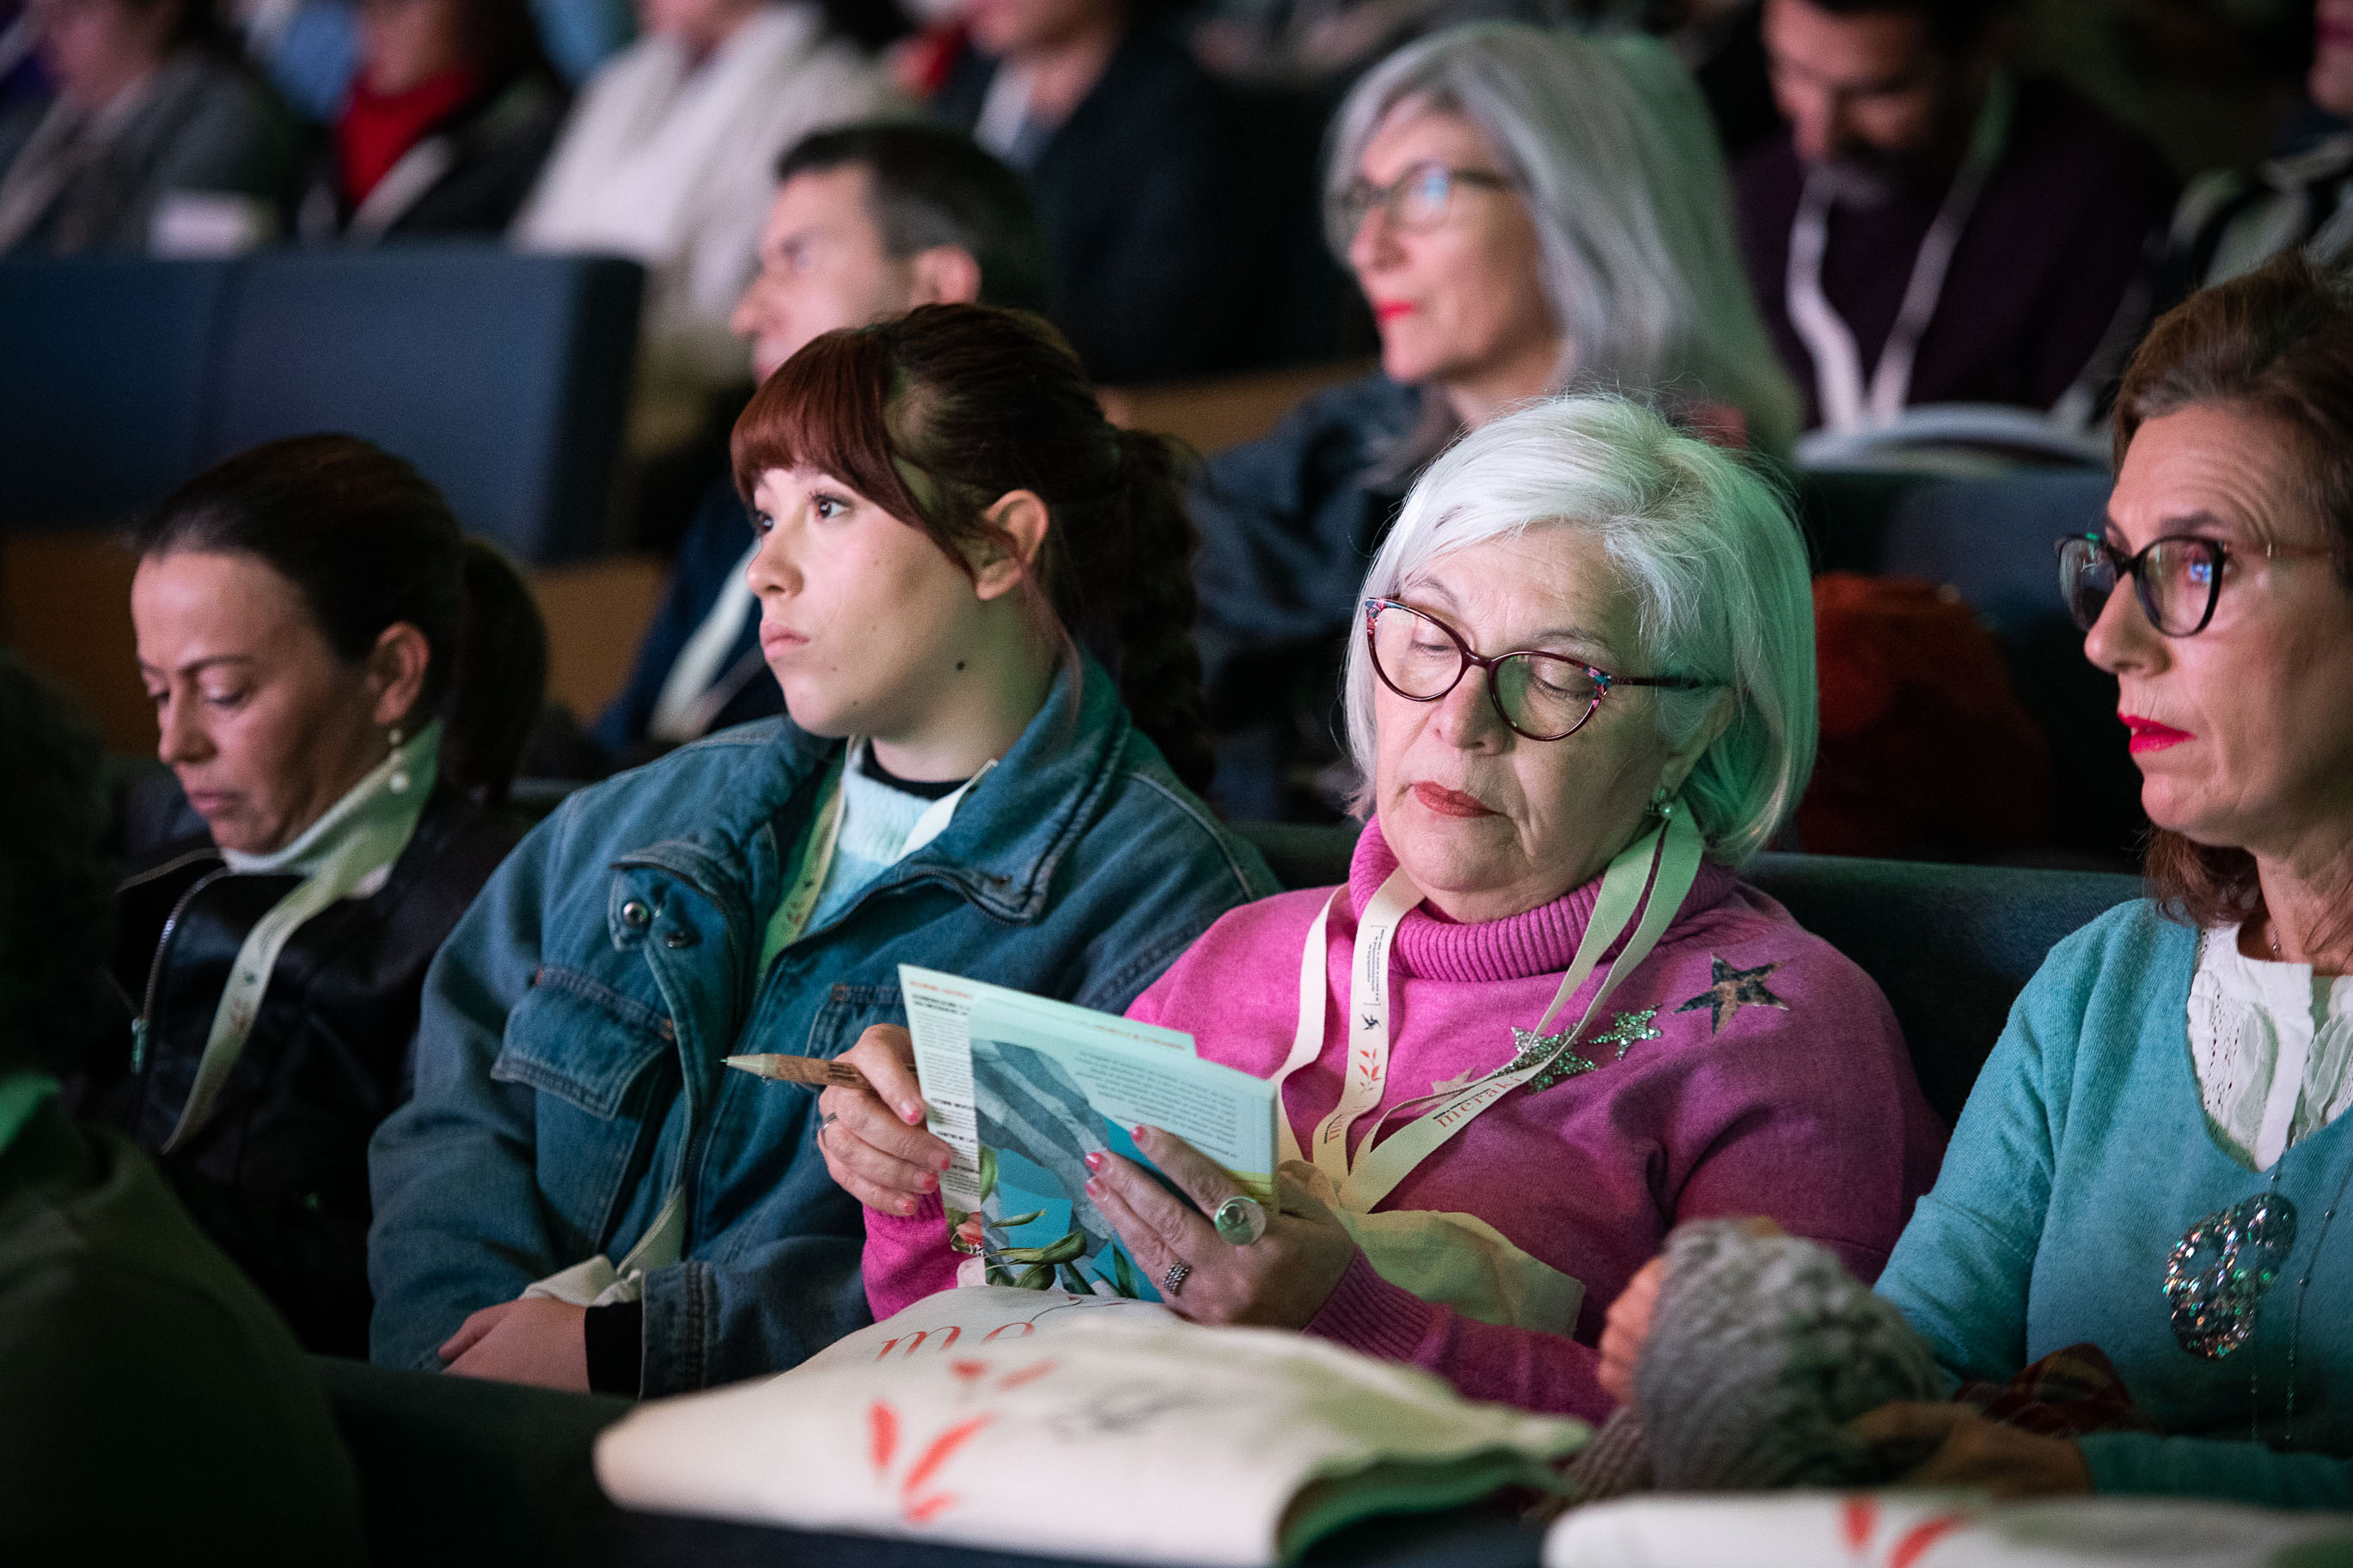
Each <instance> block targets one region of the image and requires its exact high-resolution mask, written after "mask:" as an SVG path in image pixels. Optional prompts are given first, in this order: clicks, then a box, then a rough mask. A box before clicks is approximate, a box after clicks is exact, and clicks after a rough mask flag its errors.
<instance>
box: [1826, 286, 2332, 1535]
mask: <svg viewBox="0 0 2353 1568" xmlns="http://www.w3.org/2000/svg"><path fill="white" fill-rule="evenodd" d="M2116 454H2117V458H2118V472H2117V475H2116V494H2115V497H2114V498H2113V500H2111V501H2110V502H2109V506H2108V524H2107V528H2106V530H2105V533H2104V534H2102V535H2101V536H2099V537H2095V538H2086V539H2079V540H2069V541H2066V542H2064V543H2063V545H2062V547H2061V559H2062V563H2063V579H2064V582H2063V586H2064V589H2065V592H2066V595H2067V598H2068V601H2069V603H2070V605H2071V606H2072V607H2073V610H2074V613H2075V617H2076V619H2077V620H2078V621H2079V622H2080V623H2081V624H2082V625H2083V626H2084V631H2085V634H2086V636H2085V638H2084V652H2085V654H2086V655H2087V656H2088V657H2089V658H2091V660H2092V662H2093V663H2094V664H2096V665H2098V666H2099V667H2100V668H2103V669H2105V670H2108V671H2110V672H2112V673H2114V674H2115V675H2116V678H2117V680H2118V682H2119V684H2120V688H2121V695H2120V699H2119V706H2120V711H2121V713H2122V716H2123V718H2124V721H2125V724H2126V727H2127V728H2128V729H2129V730H2130V731H2132V752H2133V760H2134V761H2135V762H2136V763H2138V764H2139V765H2140V770H2141V773H2142V778H2143V784H2142V789H2141V800H2142V803H2143V805H2146V806H2147V810H2148V815H2149V820H2150V821H2152V822H2153V823H2155V824H2156V825H2157V829H2158V830H2157V833H2156V835H2155V836H2154V837H2153V838H2152V839H2151V841H2150V846H2149V851H2148V863H2147V869H2148V875H2149V880H2150V883H2151V889H2150V890H2151V893H2152V894H2153V897H2151V898H2149V899H2147V900H2141V901H2137V902H2134V903H2129V904H2126V905H2124V906H2122V907H2120V908H2118V909H2116V910H2112V911H2110V912H2109V913H2108V914H2106V915H2105V916H2103V917H2102V918H2101V919H2099V920H2097V921H2094V922H2093V923H2092V924H2091V925H2089V926H2086V927H2085V928H2084V930H2082V931H2078V932H2076V933H2075V934H2074V935H2073V936H2072V937H2070V938H2068V939H2067V941H2065V942H2063V943H2061V944H2060V945H2059V946H2058V947H2056V948H2054V949H2053V950H2052V953H2051V957H2050V959H2049V961H2048V962H2046V963H2044V964H2043V966H2042V973H2039V974H2037V975H2036V976H2035V978H2034V980H2033V982H2032V983H2031V984H2029V985H2028V987H2027V989H2026V992H2025V994H2023V995H2022V996H2021V997H2020V999H2019V1003H2018V1006H2017V1008H2016V1010H2015V1011H2013V1012H2012V1013H2011V1015H2010V1027H2009V1028H2008V1029H2007V1030H2006V1031H2005V1032H2004V1034H2003V1036H2002V1039H2001V1043H2000V1045H1999V1046H1997V1047H1995V1049H1994V1053H1993V1056H1992V1058H1991V1059H1990V1060H1989V1061H1988V1062H1987V1064H1986V1067H1985V1070H1984V1071H1983V1072H1982V1073H1981V1074H1980V1075H1979V1077H1978V1083H1977V1089H1976V1091H1975V1092H1974V1093H1973V1094H1972V1095H1971V1096H1970V1099H1969V1102H1968V1109H1967V1110H1965V1111H1963V1112H1962V1115H1961V1120H1960V1124H1959V1126H1958V1127H1957V1130H1956V1131H1955V1132H1954V1134H1953V1144H1952V1152H1951V1153H1950V1155H1949V1156H1948V1157H1947V1160H1946V1162H1945V1168H1944V1172H1943V1174H1942V1175H1941V1176H1940V1177H1939V1178H1938V1180H1937V1183H1936V1190H1935V1191H1934V1192H1932V1193H1931V1194H1929V1195H1928V1196H1927V1197H1926V1198H1923V1199H1922V1200H1921V1202H1920V1209H1919V1213H1918V1214H1917V1215H1915V1217H1914V1219H1913V1221H1912V1224H1911V1225H1910V1226H1909V1227H1908V1228H1907V1229H1906V1230H1905V1233H1904V1239H1903V1241H1902V1243H1901V1244H1900V1245H1899V1246H1898V1247H1896V1249H1895V1256H1894V1259H1893V1260H1892V1261H1890V1263H1889V1264H1888V1267H1887V1272H1886V1274H1885V1275H1884V1276H1883V1278H1882V1279H1881V1280H1880V1282H1879V1289H1880V1290H1881V1292H1882V1293H1883V1295H1885V1296H1887V1297H1888V1298H1890V1299H1891V1300H1894V1302H1895V1304H1896V1305H1897V1306H1899V1307H1900V1308H1902V1309H1903V1311H1904V1313H1905V1317H1906V1318H1907V1319H1909V1320H1910V1321H1911V1323H1912V1324H1913V1326H1914V1327H1915V1329H1917V1330H1918V1331H1920V1333H1921V1334H1922V1335H1923V1336H1924V1337H1925V1338H1926V1340H1927V1342H1928V1344H1929V1346H1930V1347H1931V1348H1932V1349H1933V1350H1934V1351H1935V1352H1936V1359H1937V1361H1938V1362H1939V1363H1941V1364H1942V1365H1943V1366H1944V1368H1945V1369H1946V1370H1947V1373H1950V1374H1952V1375H1954V1376H1956V1377H1957V1378H1961V1379H1973V1380H1986V1381H1993V1382H2000V1381H2002V1380H2007V1379H2010V1377H2012V1375H2013V1374H2015V1373H2019V1372H2020V1371H2021V1368H2023V1367H2027V1366H2028V1365H2030V1363H2035V1362H2038V1361H2040V1360H2041V1359H2042V1358H2043V1357H2046V1356H2049V1355H2051V1354H2052V1352H2058V1351H2062V1350H2070V1351H2071V1352H2074V1351H2077V1350H2078V1349H2079V1347H2080V1346H2081V1344H2083V1343H2084V1342H2089V1343H2091V1344H2092V1345H2094V1346H2095V1347H2096V1348H2097V1349H2098V1350H2099V1351H2100V1352H2102V1353H2103V1354H2104V1355H2105V1357H2106V1358H2107V1360H2108V1362H2109V1363H2112V1364H2113V1366H2114V1368H2115V1370H2116V1373H2118V1374H2119V1376H2120V1377H2121V1380H2122V1383H2123V1385H2124V1390H2125V1392H2126V1393H2128V1394H2129V1395H2130V1397H2131V1400H2132V1402H2133V1403H2134V1404H2135V1405H2137V1409H2138V1415H2139V1420H2137V1422H2135V1421H2126V1422H2121V1423H2116V1424H2115V1428H2114V1429H2105V1430H2104V1429H2096V1428H2095V1429H2094V1430H2091V1431H2089V1432H2088V1433H2086V1434H2085V1435H2083V1436H2073V1437H2060V1436H2044V1435H2041V1434H2040V1433H2037V1432H2031V1431H2027V1430H2024V1429H2021V1427H2018V1426H1999V1425H1996V1424H1995V1423H1994V1422H1992V1421H1990V1420H1989V1419H1987V1418H1985V1417H1983V1416H1980V1415H1978V1414H1977V1413H1976V1412H1975V1411H1974V1410H1972V1409H1970V1408H1969V1407H1968V1406H1966V1405H1890V1406H1887V1407H1885V1408H1884V1409H1882V1410H1880V1411H1877V1412H1874V1413H1873V1415H1869V1416H1867V1417H1865V1418H1864V1421H1865V1426H1866V1430H1868V1431H1869V1432H1870V1433H1871V1434H1872V1435H1873V1436H1879V1437H1883V1438H1888V1439H1894V1440H1900V1441H1906V1442H1923V1441H1926V1442H1928V1443H1931V1444H1932V1445H1935V1446H1936V1453H1935V1457H1934V1458H1931V1459H1930V1460H1929V1461H1928V1462H1927V1465H1926V1468H1924V1469H1922V1470H1920V1471H1918V1472H1917V1473H1916V1475H1915V1479H1919V1480H1923V1481H1929V1482H1936V1483H1945V1484H1952V1485H1958V1486H1971V1485H1978V1486H1985V1487H1989V1488H1990V1489H1994V1490H1996V1491H1999V1492H2009V1493H2037V1492H2063V1491H2082V1490H2097V1491H2103V1492H2145V1493H2176V1494H2194V1495H2199V1496H2205V1497H2219V1498H2232V1499H2237V1500H2242V1501H2248V1502H2257V1503H2264V1504H2269V1505H2272V1506H2274V1507H2306V1508H2332V1509H2344V1508H2348V1507H2353V1464H2348V1459H2353V1311H2348V1302H2353V1119H2348V1118H2347V1117H2346V1116H2345V1114H2344V1113H2345V1111H2346V1110H2347V1108H2348V1106H2353V978H2348V976H2353V288H2348V283H2347V281H2346V280H2345V279H2341V278H2333V277H2329V276H2326V275H2324V274H2322V273H2320V272H2317V271H2316V270H2315V269H2314V268H2313V267H2312V266H2311V264H2310V263H2308V262H2307V261H2306V260H2305V259H2304V258H2302V257H2301V256H2290V257H2287V258H2283V259H2282V260H2280V261H2277V262H2274V263H2273V264H2272V265H2270V266H2268V267H2266V268H2263V270H2262V271H2260V272H2256V273H2253V274H2251V275H2249V276H2248V277H2245V278H2242V279H2238V280H2236V281H2234V282H2232V283H2228V284H2225V285H2223V286H2222V287H2221V288H2218V289H2210V290H2208V291H2206V292H2205V293H2202V294H2197V295H2193V296H2191V297H2190V299H2189V300H2188V301H2187V302H2186V303H2184V304H2183V305H2182V306H2181V307H2180V308H2179V309H2178V310H2174V311H2173V312H2172V313H2171V314H2169V315H2168V316H2167V317H2166V318H2165V319H2164V320H2162V321H2159V322H2158V325H2157V327H2156V328H2155V330H2154V331H2151V333H2150V334H2149V337H2148V340H2147V342H2145V343H2144V344H2143V345H2142V347H2141V349H2140V352H2139V353H2138V354H2137V356H2136V357H2135V358H2134V361H2133V363H2132V365H2131V367H2130V368H2129V369H2128V370H2127V371H2126V373H2125V380H2124V385H2123V389H2122V392H2121V394H2120V395H2119V397H2118V400H2117V404H2116ZM2127 578H2129V579H2130V582H2129V584H2127V583H2126V579H2127ZM2074 1359H2075V1360H2076V1361H2078V1362H2080V1361H2081V1360H2083V1359H2084V1358H2082V1357H2081V1355H2080V1353H2075V1354H2074ZM2134 1428H2137V1429H2134Z"/></svg>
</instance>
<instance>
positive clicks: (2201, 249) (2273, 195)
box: [2164, 0, 2353, 300]
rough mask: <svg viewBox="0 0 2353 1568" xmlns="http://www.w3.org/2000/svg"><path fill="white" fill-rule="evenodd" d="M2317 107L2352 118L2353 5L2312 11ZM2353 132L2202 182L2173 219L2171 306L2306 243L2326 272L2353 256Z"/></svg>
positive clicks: (2337, 0) (2337, 2)
mask: <svg viewBox="0 0 2353 1568" xmlns="http://www.w3.org/2000/svg"><path fill="white" fill-rule="evenodd" d="M2305 85H2306V90H2307V91H2308V92H2309V93H2310V95H2311V100H2312V106H2313V107H2314V108H2315V109H2317V110H2321V111H2322V112H2323V113H2325V114H2328V115H2331V116H2335V117H2336V118H2337V119H2338V120H2340V121H2342V120H2346V119H2353V0H2319V4H2318V5H2316V7H2315V9H2314V15H2313V39H2312V70H2311V73H2310V75H2308V76H2307V77H2306V79H2305ZM2348 192H2353V130H2344V129H2339V130H2337V132H2335V133H2334V134H2331V135H2329V136H2327V137H2325V138H2323V139H2322V140H2321V141H2319V142H2316V143H2315V144H2314V145H2312V146H2310V147H2307V148H2304V149H2302V150H2300V151H2297V152H2295V153H2289V154H2287V155H2285V156H2283V157H2279V158H2274V159H2272V160H2271V161H2270V162H2268V163H2262V164H2259V165H2258V166H2256V167H2255V168H2253V169H2233V170H2226V171H2219V172H2217V173H2214V174H2207V175H2205V176H2203V177H2201V178H2200V179H2198V180H2196V181H2193V182H2192V183H2191V184H2190V186H2189V190H2188V191H2187V192H2185V193H2184V194H2183V195H2182V198H2181V205H2180V206H2179V207H2178V208H2177V209H2175V212H2174V215H2173V233H2172V237H2171V243H2170V244H2169V245H2168V247H2167V250H2168V256H2167V267H2166V273H2167V277H2166V279H2165V283H2164V292H2165V297H2166V298H2167V299H2168V300H2171V299H2178V298H2179V297H2181V296H2184V295H2187V294H2189V293H2191V292H2193V291H2195V290H2197V289H2210V288H2212V287H2213V286H2214V285H2215V284H2217V283H2227V282H2229V281H2230V280H2231V279H2233V278H2238V277H2242V276H2243V275H2245V274H2247V273H2249V272H2253V270H2254V269H2255V268H2258V267H2260V266H2262V265H2263V263H2264V262H2266V261H2268V260H2270V259H2271V258H2273V257H2274V256H2277V255H2278V254H2279V253H2280V252H2282V251H2284V250H2287V249H2291V248H2293V247H2296V246H2302V247H2305V249H2306V252H2307V253H2308V254H2309V255H2310V256H2311V257H2312V258H2313V259H2314V260H2316V261H2317V262H2319V263H2321V264H2322V265H2323V266H2334V265H2336V264H2337V262H2339V261H2341V260H2343V259H2344V258H2345V256H2346V254H2347V252H2348V250H2353V202H2348V201H2347V200H2346V196H2347V195H2348Z"/></svg>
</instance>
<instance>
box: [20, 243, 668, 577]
mask: <svg viewBox="0 0 2353 1568" xmlns="http://www.w3.org/2000/svg"><path fill="white" fill-rule="evenodd" d="M641 278H642V273H641V269H640V268H638V266H637V264H636V263H634V262H629V261H622V260H618V259H615V258H591V257H543V256H534V257H523V256H515V255H512V254H510V253H509V252H507V251H505V250H504V249H502V248H501V247H497V246H494V245H488V244H479V243H470V244H432V245H404V246H391V247H384V248H382V249H380V250H375V251H370V252H364V253H352V252H342V251H336V252H311V251H300V250H289V251H277V252H265V253H262V254H259V255H256V256H253V257H249V258H244V259H242V260H237V261H233V262H185V261H150V260H87V259H68V260H49V259H33V260H11V261H7V262H0V474H5V475H6V476H7V479H8V482H7V483H6V484H5V486H0V529H21V528H24V527H28V526H29V527H46V528H58V527H68V528H70V527H79V526H92V525H97V526H105V525H112V524H116V523H119V522H121V521H122V520H123V519H124V518H125V517H126V516H127V515H128V514H130V513H132V512H135V511H136V510H138V509H140V508H142V507H145V506H149V505H152V504H153V503H154V502H155V501H157V500H161V499H162V498H163V495H164V492H165V491H166V490H168V489H170V488H171V487H172V486H173V485H174V484H176V483H178V482H179V481H180V480H181V479H185V478H186V477H188V475H190V474H191V473H193V472H195V470H196V469H197V468H200V467H202V466H204V465H205V464H206V463H209V462H211V461H213V460H215V459H216V458H222V457H226V456H227V455H228V454H230V453H231V452H235V451H237V450H240V449H242V448H243V447H248V446H251V445H253V444H255V443H257V442H260V441H266V440H270V439H273V438H275V437H280V436H290V435H298V434H302V433H305V432H309V431H314V430H347V431H350V432H352V433H353V434H356V435H360V436H365V437H369V438H370V439H372V440H375V441H377V442H380V443H381V444H383V445H384V446H385V447H389V448H390V449H391V450H393V451H395V452H397V453H399V454H400V455H401V456H403V457H406V458H409V459H410V460H411V461H413V462H415V463H416V464H417V467H418V468H422V469H423V470H424V471H425V473H426V475H427V478H429V479H432V480H433V481H434V482H435V483H436V484H438V485H439V486H440V487H441V489H442V490H443V491H444V492H445V493H446V494H447V495H448V498H449V500H450V504H451V505H452V506H453V507H454V508H455V510H457V513H458V516H459V521H461V522H462V523H464V524H465V526H466V527H467V528H468V529H469V530H470V531H473V532H476V533H480V534H482V535H484V536H485V537H488V538H490V539H493V540H496V541H497V542H499V543H501V544H502V545H504V546H505V547H506V548H508V549H509V550H511V551H512V552H514V553H515V554H516V555H518V556H520V557H521V558H522V559H523V560H525V561H529V562H548V561H559V560H572V559H577V558H580V557H583V556H586V555H591V554H594V553H596V552H598V550H599V549H600V548H601V547H602V545H603V543H604V540H605V510H606V505H607V496H608V493H609V491H610V488H611V483H612V479H613V473H614V468H615V464H616V462H617V456H618V454H619V451H620V447H621V432H622V420H623V416H624V413H625V410H626V405H627V400H628V382H629V376H630V374H631V368H632V365H633V363H634V355H635V352H636V342H637V317H638V292H639V289H640V287H641Z"/></svg>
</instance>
